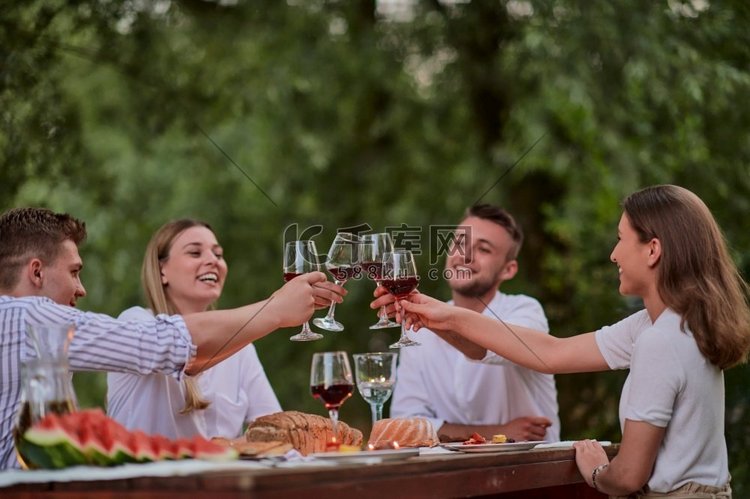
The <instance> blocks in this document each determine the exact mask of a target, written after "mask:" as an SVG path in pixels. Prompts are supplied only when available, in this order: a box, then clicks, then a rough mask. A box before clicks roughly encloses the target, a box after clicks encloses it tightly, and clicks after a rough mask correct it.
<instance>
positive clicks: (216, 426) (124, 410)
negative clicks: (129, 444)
mask: <svg viewBox="0 0 750 499" xmlns="http://www.w3.org/2000/svg"><path fill="white" fill-rule="evenodd" d="M152 318H153V314H152V313H151V311H150V310H147V309H144V308H141V307H133V308H130V309H128V310H126V311H124V312H123V313H122V314H121V315H120V319H123V320H147V319H151V320H153V319H152ZM196 379H197V380H198V386H199V387H200V390H201V394H202V396H203V398H205V399H206V400H208V401H209V402H211V405H209V406H208V408H206V409H204V410H194V411H193V412H191V413H190V414H180V411H181V410H182V408H183V407H185V395H184V387H183V384H182V383H180V382H179V381H177V380H176V379H174V377H171V376H164V375H161V374H149V375H145V376H138V375H134V374H122V373H109V374H107V412H108V413H109V415H110V416H111V417H113V418H114V419H115V420H117V421H119V422H120V423H121V424H123V425H124V426H125V427H126V428H128V429H130V430H142V431H144V432H146V433H159V434H162V435H164V436H166V437H168V438H171V439H175V438H189V437H192V436H194V435H201V436H203V437H206V438H211V437H226V438H235V437H238V436H240V434H241V433H242V425H243V423H245V422H250V421H253V420H254V419H255V418H257V417H259V416H263V415H266V414H271V413H274V412H279V411H281V406H280V405H279V401H278V399H277V398H276V395H275V394H274V392H273V389H272V388H271V384H270V383H269V381H268V378H267V377H266V373H265V371H264V370H263V366H262V365H261V363H260V359H258V354H257V353H256V351H255V347H254V346H253V345H248V346H246V347H245V348H243V349H242V350H240V351H239V352H237V353H236V354H234V355H232V356H231V357H229V358H228V359H226V360H224V361H222V362H221V363H219V364H217V365H215V366H214V367H212V368H211V369H208V370H206V371H204V372H203V373H201V374H200V375H199V376H198V377H197V378H196Z"/></svg>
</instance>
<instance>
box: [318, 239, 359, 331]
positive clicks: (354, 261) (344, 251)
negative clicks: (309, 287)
mask: <svg viewBox="0 0 750 499" xmlns="http://www.w3.org/2000/svg"><path fill="white" fill-rule="evenodd" d="M361 244H362V240H361V239H360V238H359V237H358V236H357V235H355V234H350V233H348V232H339V233H338V234H336V237H335V238H334V240H333V243H331V247H330V249H329V250H328V259H327V260H326V264H325V265H326V269H327V270H328V272H329V273H330V274H331V275H332V276H333V279H334V281H335V282H336V284H338V285H339V286H343V285H344V284H346V281H348V280H349V279H351V278H352V277H354V276H355V275H357V274H358V273H359V255H360V246H361ZM335 311H336V302H331V306H330V307H329V308H328V313H327V314H326V316H325V317H318V318H317V319H313V324H315V325H316V326H318V327H319V328H321V329H325V330H326V331H343V330H344V326H343V324H341V323H340V322H338V321H336V319H335V318H334V314H335Z"/></svg>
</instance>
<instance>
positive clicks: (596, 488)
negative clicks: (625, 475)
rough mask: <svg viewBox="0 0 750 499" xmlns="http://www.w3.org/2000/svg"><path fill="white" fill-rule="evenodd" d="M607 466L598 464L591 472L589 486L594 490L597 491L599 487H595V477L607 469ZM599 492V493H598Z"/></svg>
mask: <svg viewBox="0 0 750 499" xmlns="http://www.w3.org/2000/svg"><path fill="white" fill-rule="evenodd" d="M608 466H609V463H606V464H600V465H599V466H597V467H596V468H594V470H593V471H592V472H591V484H592V485H593V486H594V489H595V490H599V487H597V486H596V477H597V475H599V473H601V472H602V471H603V470H605V469H607V467H608ZM600 492H601V491H600Z"/></svg>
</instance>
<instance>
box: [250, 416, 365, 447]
mask: <svg viewBox="0 0 750 499" xmlns="http://www.w3.org/2000/svg"><path fill="white" fill-rule="evenodd" d="M337 430H338V436H337V441H338V442H339V443H341V444H345V445H357V446H359V445H362V432H361V431H359V430H357V429H355V428H351V427H350V426H349V425H347V424H346V423H344V422H342V421H339V423H338V425H337ZM245 439H246V440H247V441H248V442H270V441H280V442H288V443H290V444H292V447H294V448H295V449H297V450H298V451H299V452H300V453H301V454H302V455H305V456H306V455H307V454H311V453H313V452H325V451H326V444H327V443H328V442H330V441H332V440H333V428H332V425H331V420H330V419H329V418H324V417H322V416H317V415H315V414H305V413H303V412H298V411H284V412H277V413H275V414H269V415H267V416H261V417H259V418H258V419H256V420H255V421H253V422H252V423H251V424H250V426H248V427H247V431H245Z"/></svg>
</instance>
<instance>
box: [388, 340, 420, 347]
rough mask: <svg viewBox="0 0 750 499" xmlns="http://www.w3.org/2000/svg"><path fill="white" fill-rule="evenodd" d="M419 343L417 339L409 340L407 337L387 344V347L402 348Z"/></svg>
mask: <svg viewBox="0 0 750 499" xmlns="http://www.w3.org/2000/svg"><path fill="white" fill-rule="evenodd" d="M419 345H421V343H419V342H418V341H414V340H410V339H409V338H401V339H400V340H398V341H397V342H396V343H393V344H392V345H388V348H403V347H418V346H419Z"/></svg>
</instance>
